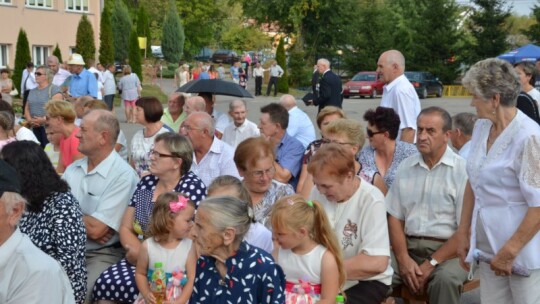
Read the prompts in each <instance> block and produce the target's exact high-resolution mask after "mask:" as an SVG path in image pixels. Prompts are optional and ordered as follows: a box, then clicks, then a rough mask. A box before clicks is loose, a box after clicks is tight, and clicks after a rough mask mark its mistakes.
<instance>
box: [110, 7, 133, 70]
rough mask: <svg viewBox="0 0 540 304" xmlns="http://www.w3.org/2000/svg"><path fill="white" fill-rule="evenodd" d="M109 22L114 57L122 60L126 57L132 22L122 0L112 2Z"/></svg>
mask: <svg viewBox="0 0 540 304" xmlns="http://www.w3.org/2000/svg"><path fill="white" fill-rule="evenodd" d="M111 24H112V30H113V38H114V39H113V41H114V59H115V60H117V61H120V62H124V61H125V60H126V59H127V58H128V50H129V42H128V41H129V34H128V33H131V27H132V24H131V18H130V17H129V12H128V9H127V7H126V5H125V4H124V2H122V0H116V1H115V2H114V10H113V14H112V18H111Z"/></svg>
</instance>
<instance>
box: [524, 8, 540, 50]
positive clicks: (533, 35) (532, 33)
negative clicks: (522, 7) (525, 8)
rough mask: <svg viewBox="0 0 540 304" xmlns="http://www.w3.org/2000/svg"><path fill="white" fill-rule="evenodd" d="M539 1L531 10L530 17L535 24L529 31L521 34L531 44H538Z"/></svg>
mask: <svg viewBox="0 0 540 304" xmlns="http://www.w3.org/2000/svg"><path fill="white" fill-rule="evenodd" d="M539 4H540V1H539V2H538V4H535V5H534V6H533V8H532V16H533V17H534V19H535V20H536V23H535V24H533V25H531V26H530V27H529V29H527V30H524V31H523V34H525V36H527V38H529V40H530V41H531V43H534V44H538V43H540V5H539Z"/></svg>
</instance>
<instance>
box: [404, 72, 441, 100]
mask: <svg viewBox="0 0 540 304" xmlns="http://www.w3.org/2000/svg"><path fill="white" fill-rule="evenodd" d="M405 77H407V79H409V81H410V82H411V84H412V85H413V87H414V89H415V90H416V93H417V94H418V97H420V98H421V99H424V98H427V97H428V95H435V96H437V97H442V94H443V84H442V82H440V81H439V78H437V77H435V76H433V74H431V73H430V72H405Z"/></svg>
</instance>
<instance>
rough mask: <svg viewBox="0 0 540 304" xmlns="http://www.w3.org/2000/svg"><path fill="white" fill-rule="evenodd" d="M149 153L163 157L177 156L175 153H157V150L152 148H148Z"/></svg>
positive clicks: (156, 156)
mask: <svg viewBox="0 0 540 304" xmlns="http://www.w3.org/2000/svg"><path fill="white" fill-rule="evenodd" d="M150 155H152V156H154V157H155V158H162V157H163V158H165V157H174V158H178V156H176V155H172V154H164V153H159V152H158V151H156V150H154V149H152V150H150Z"/></svg>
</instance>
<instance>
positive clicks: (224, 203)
mask: <svg viewBox="0 0 540 304" xmlns="http://www.w3.org/2000/svg"><path fill="white" fill-rule="evenodd" d="M202 209H204V210H205V211H207V212H208V214H209V217H210V219H211V224H212V226H214V228H216V229H217V230H218V231H225V229H227V228H234V229H235V230H236V238H235V240H234V241H235V242H238V241H241V240H243V239H244V236H245V235H246V233H247V232H248V230H249V227H250V225H251V223H252V220H253V210H251V207H250V206H249V203H248V202H245V201H242V200H240V199H239V198H236V197H232V196H216V197H211V198H207V199H205V200H203V201H201V202H200V204H199V209H198V210H202Z"/></svg>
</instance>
